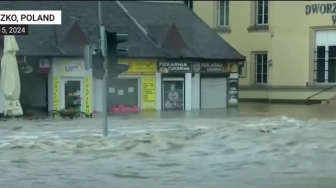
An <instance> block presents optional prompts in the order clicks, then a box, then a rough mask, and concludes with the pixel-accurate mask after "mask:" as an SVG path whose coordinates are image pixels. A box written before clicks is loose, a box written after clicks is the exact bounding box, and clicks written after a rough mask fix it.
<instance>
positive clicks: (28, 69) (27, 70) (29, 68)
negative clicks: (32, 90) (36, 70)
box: [21, 56, 33, 74]
mask: <svg viewBox="0 0 336 188" xmlns="http://www.w3.org/2000/svg"><path fill="white" fill-rule="evenodd" d="M21 71H22V72H23V73H25V74H30V73H32V72H33V67H32V66H30V65H28V64H27V57H26V56H23V65H22V67H21Z"/></svg>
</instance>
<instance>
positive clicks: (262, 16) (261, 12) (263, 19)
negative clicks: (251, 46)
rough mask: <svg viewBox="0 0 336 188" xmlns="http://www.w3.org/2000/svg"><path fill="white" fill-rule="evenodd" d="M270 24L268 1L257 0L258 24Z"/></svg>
mask: <svg viewBox="0 0 336 188" xmlns="http://www.w3.org/2000/svg"><path fill="white" fill-rule="evenodd" d="M267 24H268V1H257V2H256V25H267Z"/></svg>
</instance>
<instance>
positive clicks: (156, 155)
mask: <svg viewBox="0 0 336 188" xmlns="http://www.w3.org/2000/svg"><path fill="white" fill-rule="evenodd" d="M56 124H57V127H55V125H56ZM70 124H71V125H70ZM334 124H335V122H333V121H325V120H320V119H316V118H311V119H308V120H299V119H295V118H290V117H288V116H275V117H265V116H262V117H258V116H254V117H248V116H235V117H226V118H212V117H211V118H200V117H183V118H164V119H162V118H133V119H123V118H119V119H115V118H114V119H113V124H112V125H111V126H110V128H113V129H110V137H108V138H102V137H101V134H100V133H101V125H100V121H99V120H95V119H93V120H86V121H83V122H81V121H77V122H75V121H72V122H69V121H66V122H57V123H55V122H47V123H46V122H34V123H30V124H29V125H27V124H26V125H25V126H20V125H19V124H17V125H5V126H3V127H2V128H0V129H2V131H1V133H0V136H1V137H0V172H2V175H1V176H0V187H8V186H10V187H34V188H39V187H62V186H65V187H102V188H105V187H106V188H109V187H111V185H115V186H116V187H125V188H138V187H144V186H151V187H167V188H168V187H181V188H182V187H183V188H185V187H218V188H221V187H223V185H227V187H233V188H235V187H237V188H244V187H249V188H250V187H252V188H254V187H258V188H264V187H265V188H266V187H267V188H268V187H296V188H301V187H302V188H303V187H318V186H326V187H328V186H329V185H330V186H331V185H334V183H335V180H334V177H335V176H336V172H335V170H334V168H333V166H335V165H336V161H335V160H334V156H335V154H336V139H334V137H335V135H336V129H335V128H334ZM116 125H118V126H116ZM18 126H20V127H21V128H15V127H18ZM140 185H141V186H140ZM331 187H332V186H331Z"/></svg>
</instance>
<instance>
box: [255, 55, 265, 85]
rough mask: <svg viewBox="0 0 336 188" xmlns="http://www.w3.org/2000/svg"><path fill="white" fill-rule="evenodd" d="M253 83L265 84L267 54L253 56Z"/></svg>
mask: <svg viewBox="0 0 336 188" xmlns="http://www.w3.org/2000/svg"><path fill="white" fill-rule="evenodd" d="M254 58H255V59H254V63H255V83H256V84H267V76H268V74H267V73H268V71H267V70H268V66H267V53H263V54H255V56H254Z"/></svg>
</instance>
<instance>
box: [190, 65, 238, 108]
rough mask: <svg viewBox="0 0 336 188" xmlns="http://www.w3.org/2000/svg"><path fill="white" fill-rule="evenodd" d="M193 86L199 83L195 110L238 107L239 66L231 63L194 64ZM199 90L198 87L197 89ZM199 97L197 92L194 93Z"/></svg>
mask: <svg viewBox="0 0 336 188" xmlns="http://www.w3.org/2000/svg"><path fill="white" fill-rule="evenodd" d="M193 74H194V79H193V82H194V83H193V86H194V85H197V82H198V83H199V89H198V91H199V95H200V96H196V97H194V99H195V100H194V101H195V103H196V104H195V105H194V108H201V109H209V108H226V107H227V106H237V105H238V65H237V63H230V62H200V63H193ZM196 89H197V87H196ZM193 94H194V95H197V92H196V91H194V92H193ZM197 99H199V104H197Z"/></svg>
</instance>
